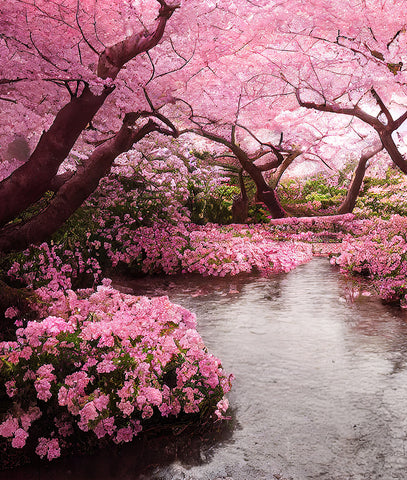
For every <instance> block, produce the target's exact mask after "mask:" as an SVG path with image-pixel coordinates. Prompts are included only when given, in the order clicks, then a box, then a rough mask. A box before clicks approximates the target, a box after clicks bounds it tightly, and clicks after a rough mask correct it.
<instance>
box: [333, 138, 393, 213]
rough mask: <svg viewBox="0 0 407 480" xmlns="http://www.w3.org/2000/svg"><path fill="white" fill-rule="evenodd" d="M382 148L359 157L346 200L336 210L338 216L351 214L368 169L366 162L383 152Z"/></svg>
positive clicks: (375, 148) (373, 149) (378, 147)
mask: <svg viewBox="0 0 407 480" xmlns="http://www.w3.org/2000/svg"><path fill="white" fill-rule="evenodd" d="M383 148H384V147H383V145H379V146H376V147H373V148H372V149H370V150H369V151H367V152H365V153H363V154H362V155H361V157H360V160H359V163H358V166H357V167H356V170H355V173H354V175H353V178H352V181H351V184H350V186H349V189H348V193H347V195H346V198H345V200H344V201H343V202H342V204H341V206H340V207H339V208H338V214H345V213H352V211H353V209H354V208H355V205H356V200H357V198H358V195H359V192H360V188H361V186H362V183H363V179H364V177H365V173H366V170H367V167H368V161H369V160H370V159H371V158H372V157H374V156H375V155H376V154H377V153H379V152H380V151H381V150H383Z"/></svg>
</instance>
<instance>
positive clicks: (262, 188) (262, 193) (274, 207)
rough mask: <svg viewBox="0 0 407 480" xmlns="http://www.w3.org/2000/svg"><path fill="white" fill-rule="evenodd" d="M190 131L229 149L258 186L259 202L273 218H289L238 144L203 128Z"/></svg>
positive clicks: (259, 171) (260, 173)
mask: <svg viewBox="0 0 407 480" xmlns="http://www.w3.org/2000/svg"><path fill="white" fill-rule="evenodd" d="M190 131H192V132H194V133H196V134H197V135H200V136H202V137H205V138H208V139H209V140H213V141H214V142H217V143H220V144H222V145H225V146H226V147H228V148H229V149H230V150H231V151H232V152H233V154H234V155H235V157H236V158H237V159H238V161H239V163H240V165H241V166H242V167H243V169H244V170H245V171H246V172H247V173H248V174H249V175H250V177H251V178H252V180H253V181H254V183H255V184H256V189H257V200H258V201H259V202H263V203H264V204H265V205H266V207H267V208H268V209H269V211H270V213H271V215H272V216H273V218H281V217H285V216H287V213H286V212H285V211H284V209H283V208H282V206H281V204H280V202H279V200H278V198H277V196H276V194H275V192H274V190H273V189H272V188H271V187H270V186H269V185H267V182H266V181H265V179H264V177H263V174H262V172H261V170H260V169H259V168H258V167H257V166H256V165H255V164H254V163H253V161H252V160H251V159H250V157H249V155H248V154H247V153H246V152H245V151H244V150H243V149H242V148H241V147H239V146H238V145H237V144H236V143H233V142H231V141H228V140H226V139H225V138H223V137H221V136H219V135H216V134H214V133H211V132H208V131H206V130H204V129H203V128H198V129H192V130H190Z"/></svg>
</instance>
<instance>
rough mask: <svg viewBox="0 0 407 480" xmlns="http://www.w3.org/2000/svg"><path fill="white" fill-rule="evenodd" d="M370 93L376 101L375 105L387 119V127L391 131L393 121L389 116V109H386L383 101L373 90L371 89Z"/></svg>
mask: <svg viewBox="0 0 407 480" xmlns="http://www.w3.org/2000/svg"><path fill="white" fill-rule="evenodd" d="M371 92H372V95H373V98H374V99H375V100H376V102H377V104H378V105H379V107H380V110H381V111H382V112H383V114H384V115H385V117H386V119H387V126H388V127H389V128H391V129H392V130H393V128H392V127H393V123H394V120H393V117H392V116H391V113H390V111H389V109H388V108H387V107H386V105H385V104H384V102H383V100H382V99H381V98H380V96H379V94H378V93H377V92H376V90H375V89H374V88H372V89H371Z"/></svg>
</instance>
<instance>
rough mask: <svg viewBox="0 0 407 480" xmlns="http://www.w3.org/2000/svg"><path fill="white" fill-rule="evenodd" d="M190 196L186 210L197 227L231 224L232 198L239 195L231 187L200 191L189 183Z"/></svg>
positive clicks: (235, 189)
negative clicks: (212, 224)
mask: <svg viewBox="0 0 407 480" xmlns="http://www.w3.org/2000/svg"><path fill="white" fill-rule="evenodd" d="M188 187H189V191H190V196H189V198H188V202H187V205H186V206H187V208H188V209H189V211H190V212H191V221H192V222H193V223H196V224H198V225H204V224H205V223H208V222H210V223H218V224H220V225H227V224H229V223H231V222H232V203H233V198H234V197H235V196H236V195H238V194H239V193H240V190H239V188H238V187H236V186H233V185H220V186H219V187H216V188H215V189H213V190H212V191H211V193H210V194H208V192H206V191H205V190H200V189H198V188H197V187H196V186H194V185H192V183H190V184H189V185H188Z"/></svg>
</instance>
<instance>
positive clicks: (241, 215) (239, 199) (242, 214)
mask: <svg viewBox="0 0 407 480" xmlns="http://www.w3.org/2000/svg"><path fill="white" fill-rule="evenodd" d="M239 184H240V194H239V195H237V196H236V197H235V198H234V199H233V205H232V219H233V223H246V220H247V217H248V214H249V198H248V197H247V191H246V186H245V184H244V180H243V170H240V171H239Z"/></svg>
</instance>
